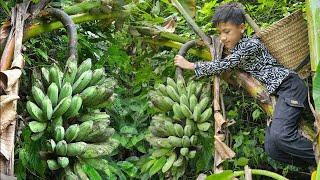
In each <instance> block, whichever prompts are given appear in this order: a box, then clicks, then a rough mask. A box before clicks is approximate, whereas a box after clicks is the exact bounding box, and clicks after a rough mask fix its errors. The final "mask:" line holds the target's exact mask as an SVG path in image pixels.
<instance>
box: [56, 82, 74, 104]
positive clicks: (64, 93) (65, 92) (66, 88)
mask: <svg viewBox="0 0 320 180" xmlns="http://www.w3.org/2000/svg"><path fill="white" fill-rule="evenodd" d="M71 95H72V86H71V85H70V83H68V82H66V83H65V84H64V85H63V86H62V88H61V91H60V94H59V99H58V101H59V102H60V101H61V100H62V99H63V98H65V97H68V96H71Z"/></svg>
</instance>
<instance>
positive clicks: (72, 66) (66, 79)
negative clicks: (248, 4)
mask: <svg viewBox="0 0 320 180" xmlns="http://www.w3.org/2000/svg"><path fill="white" fill-rule="evenodd" d="M77 69H78V66H77V60H76V59H75V57H74V56H70V57H69V58H68V60H67V62H66V69H65V72H64V76H63V84H66V83H70V85H71V84H73V83H74V80H75V78H76V74H77Z"/></svg>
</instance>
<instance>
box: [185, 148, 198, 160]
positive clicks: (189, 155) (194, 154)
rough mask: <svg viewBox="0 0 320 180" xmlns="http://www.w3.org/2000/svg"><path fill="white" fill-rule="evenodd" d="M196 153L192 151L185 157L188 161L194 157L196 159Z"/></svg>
mask: <svg viewBox="0 0 320 180" xmlns="http://www.w3.org/2000/svg"><path fill="white" fill-rule="evenodd" d="M196 153H197V151H196V150H192V151H190V152H189V154H188V155H187V157H188V158H189V159H193V158H194V157H196Z"/></svg>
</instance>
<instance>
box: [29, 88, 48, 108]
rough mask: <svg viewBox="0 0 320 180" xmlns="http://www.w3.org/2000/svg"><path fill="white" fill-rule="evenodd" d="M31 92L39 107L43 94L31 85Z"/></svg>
mask: <svg viewBox="0 0 320 180" xmlns="http://www.w3.org/2000/svg"><path fill="white" fill-rule="evenodd" d="M31 93H32V96H33V99H34V100H35V101H36V103H37V105H38V106H40V107H41V105H42V101H43V99H44V97H45V94H44V93H43V92H42V90H41V89H40V88H38V87H37V86H32V89H31Z"/></svg>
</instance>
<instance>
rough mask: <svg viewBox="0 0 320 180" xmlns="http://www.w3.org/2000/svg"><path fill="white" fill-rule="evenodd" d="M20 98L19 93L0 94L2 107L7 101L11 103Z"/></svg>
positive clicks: (0, 105)
mask: <svg viewBox="0 0 320 180" xmlns="http://www.w3.org/2000/svg"><path fill="white" fill-rule="evenodd" d="M17 99H20V97H19V96H17V95H2V96H0V108H2V107H3V106H5V105H6V104H7V103H10V102H12V101H14V100H17Z"/></svg>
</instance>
